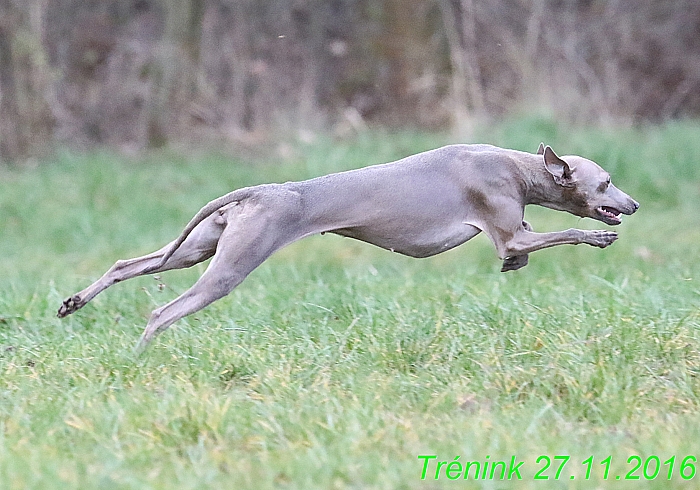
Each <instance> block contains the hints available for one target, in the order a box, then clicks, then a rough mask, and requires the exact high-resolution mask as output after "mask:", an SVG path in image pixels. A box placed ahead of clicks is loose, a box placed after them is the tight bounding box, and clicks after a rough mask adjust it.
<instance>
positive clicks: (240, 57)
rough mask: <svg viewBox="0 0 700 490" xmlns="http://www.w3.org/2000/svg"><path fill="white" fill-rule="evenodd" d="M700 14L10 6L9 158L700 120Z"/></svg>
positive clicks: (106, 1)
mask: <svg viewBox="0 0 700 490" xmlns="http://www.w3.org/2000/svg"><path fill="white" fill-rule="evenodd" d="M699 88H700V2H698V1H697V0H668V1H664V2H659V1H657V0H614V1H608V0H512V1H510V0H509V1H506V0H479V1H474V0H0V158H1V159H3V160H4V161H10V160H22V159H26V158H27V157H31V156H33V155H41V154H42V152H44V151H45V150H46V149H47V147H48V146H50V145H51V144H53V143H58V144H69V145H73V146H78V147H88V146H90V145H95V144H97V145H109V146H111V147H115V148H119V149H122V150H125V151H138V150H140V149H143V148H148V147H160V146H162V145H165V144H169V143H171V142H175V141H186V142H196V141H205V142H206V141H212V140H219V141H225V142H234V143H243V144H255V143H259V142H262V141H266V140H268V139H270V138H279V135H280V133H286V134H297V135H301V136H302V137H304V138H306V137H308V135H310V134H312V133H313V132H314V131H327V130H328V129H330V130H332V131H334V132H335V133H336V134H346V133H347V132H352V131H356V130H360V129H361V128H364V127H366V126H367V124H371V123H373V124H386V125H391V126H413V127H421V128H428V129H437V128H446V127H450V126H451V127H453V128H455V129H457V131H458V132H460V133H464V132H468V130H469V127H470V125H471V124H473V123H474V122H478V121H480V120H482V119H483V118H484V117H498V116H501V115H505V114H508V113H511V112H518V111H524V110H526V111H532V110H535V111H540V112H543V111H544V112H548V113H550V114H554V115H556V116H557V117H558V118H560V119H562V120H569V121H576V122H610V121H612V122H628V123H629V122H635V121H640V120H662V119H665V118H671V117H686V116H694V117H697V116H699V115H700V90H699Z"/></svg>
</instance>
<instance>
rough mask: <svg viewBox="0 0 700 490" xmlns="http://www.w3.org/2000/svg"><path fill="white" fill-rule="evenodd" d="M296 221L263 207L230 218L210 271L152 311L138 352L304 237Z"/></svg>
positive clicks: (209, 268) (223, 294) (281, 211)
mask: <svg viewBox="0 0 700 490" xmlns="http://www.w3.org/2000/svg"><path fill="white" fill-rule="evenodd" d="M293 221H294V218H293V217H292V216H291V215H290V214H289V213H285V212H284V211H283V210H280V209H278V210H277V211H276V212H273V211H272V210H269V209H268V210H264V209H260V208H258V209H256V210H252V211H251V212H249V213H248V212H246V213H244V215H242V216H232V217H231V218H229V222H228V224H227V226H226V229H225V230H224V232H223V233H222V234H221V238H220V240H219V245H218V247H217V250H216V254H215V255H214V258H213V259H212V261H211V263H210V264H209V267H208V268H207V270H206V271H205V272H204V274H202V277H200V278H199V280H198V281H197V282H196V283H195V284H194V285H193V286H192V287H191V288H190V289H189V290H187V291H185V292H184V293H183V294H182V295H180V296H179V297H177V298H175V299H174V300H173V301H171V302H170V303H168V304H166V305H164V306H162V307H160V308H158V309H157V310H155V311H154V312H153V313H152V314H151V318H150V319H149V321H148V325H146V328H145V330H144V331H143V335H142V336H141V340H140V341H139V344H138V347H137V351H139V352H140V351H143V349H144V348H145V347H146V346H147V345H148V344H149V342H150V341H151V340H152V339H153V338H154V337H155V336H156V335H158V334H159V333H161V332H162V331H163V330H165V329H167V328H168V327H169V326H170V325H172V324H173V323H174V322H176V321H177V320H179V319H180V318H183V317H185V316H187V315H190V314H192V313H194V312H196V311H199V310H201V309H202V308H204V307H205V306H207V305H209V304H211V303H213V302H214V301H216V300H218V299H220V298H222V297H224V296H226V295H227V294H229V293H230V292H231V291H232V290H233V289H234V288H235V287H236V286H238V285H239V284H240V283H241V282H242V281H243V280H244V279H245V278H246V277H247V276H248V274H250V273H251V272H252V271H253V269H255V268H256V267H257V266H259V265H260V264H261V263H262V262H263V261H264V260H265V259H267V258H268V257H269V256H270V255H272V253H274V252H275V251H276V250H278V249H279V248H281V247H283V246H285V245H287V244H288V243H291V242H293V241H295V240H296V239H297V238H301V236H298V234H296V233H290V229H293V228H294V226H291V225H293Z"/></svg>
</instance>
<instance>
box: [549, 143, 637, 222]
mask: <svg viewBox="0 0 700 490" xmlns="http://www.w3.org/2000/svg"><path fill="white" fill-rule="evenodd" d="M537 154H538V155H542V157H543V159H544V166H545V168H546V169H547V171H548V172H549V173H550V174H551V175H552V177H553V178H554V182H555V184H556V185H558V186H560V187H561V188H562V189H561V190H562V192H561V196H562V201H563V202H557V203H552V204H554V205H555V207H557V208H558V209H561V210H562V211H568V212H570V213H572V214H575V215H576V216H581V217H582V218H594V219H597V220H599V221H602V222H603V223H606V224H608V225H619V224H620V223H621V222H622V220H621V219H620V215H621V214H627V215H630V214H633V213H634V212H635V211H637V209H639V203H638V202H637V201H635V200H634V199H632V198H631V197H630V196H628V195H627V194H625V193H624V192H622V191H621V190H620V189H618V188H617V187H615V186H614V185H613V184H612V182H610V174H609V173H607V172H606V171H605V170H603V169H602V168H600V166H599V165H598V164H596V163H595V162H593V161H591V160H588V159H586V158H583V157H579V156H575V155H567V156H564V157H562V158H559V157H558V156H557V154H556V153H554V150H552V149H551V148H550V147H549V146H546V147H545V146H544V144H542V143H540V148H539V150H537ZM553 207H554V206H553Z"/></svg>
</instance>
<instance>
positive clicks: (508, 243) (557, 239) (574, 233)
mask: <svg viewBox="0 0 700 490" xmlns="http://www.w3.org/2000/svg"><path fill="white" fill-rule="evenodd" d="M615 240H617V233H615V232H614V231H607V230H578V229H575V228H570V229H568V230H564V231H554V232H550V233H535V232H533V231H528V230H526V229H525V228H521V229H519V230H518V231H517V232H516V233H515V234H513V236H512V237H510V238H508V239H506V240H503V241H502V242H501V243H496V248H497V250H498V253H499V256H501V257H502V258H505V259H506V260H504V264H505V262H507V261H508V258H509V257H516V256H521V255H526V254H529V253H530V252H534V251H536V250H541V249H543V248H548V247H554V246H556V245H578V244H580V243H586V244H588V245H591V246H594V247H600V248H605V247H607V246H608V245H611V244H612V243H613V242H614V241H615ZM511 260H513V259H511Z"/></svg>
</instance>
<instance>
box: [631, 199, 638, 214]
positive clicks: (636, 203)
mask: <svg viewBox="0 0 700 490" xmlns="http://www.w3.org/2000/svg"><path fill="white" fill-rule="evenodd" d="M632 207H634V211H632V212H635V211H637V210H638V209H639V203H638V202H637V201H635V200H634V199H632Z"/></svg>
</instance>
